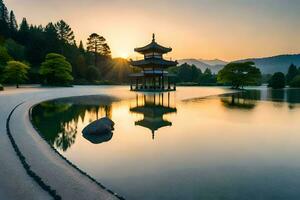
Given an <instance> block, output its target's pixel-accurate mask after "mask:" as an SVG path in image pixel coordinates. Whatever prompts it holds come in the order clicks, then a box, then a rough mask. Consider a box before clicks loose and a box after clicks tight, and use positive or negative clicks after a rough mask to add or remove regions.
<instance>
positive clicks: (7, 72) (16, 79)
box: [3, 61, 30, 88]
mask: <svg viewBox="0 0 300 200" xmlns="http://www.w3.org/2000/svg"><path fill="white" fill-rule="evenodd" d="M29 69H30V67H29V66H28V65H26V64H25V63H22V62H19V61H9V62H8V63H7V66H6V67H5V69H4V73H3V74H4V80H5V81H6V82H8V83H14V84H16V86H17V88H19V85H20V84H21V83H24V82H25V81H26V80H27V79H28V77H27V74H28V70H29Z"/></svg>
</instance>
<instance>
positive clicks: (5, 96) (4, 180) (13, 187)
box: [0, 86, 224, 200]
mask: <svg viewBox="0 0 300 200" xmlns="http://www.w3.org/2000/svg"><path fill="white" fill-rule="evenodd" d="M221 93H224V90H222V89H220V91H218V92H216V91H214V92H213V93H212V94H209V95H216V94H221ZM107 94H108V95H110V96H113V97H116V98H133V97H134V96H135V94H134V93H130V92H128V88H127V87H123V86H120V87H114V86H101V87H99V86H76V87H74V88H39V87H28V88H21V89H13V88H8V89H7V88H6V91H4V92H0V163H1V170H0V177H1V181H0V199H25V200H26V199H53V195H52V196H51V195H50V194H49V193H48V192H46V190H45V188H44V189H42V187H41V186H40V185H39V184H38V183H37V182H36V181H35V180H34V179H33V178H31V177H30V176H29V175H28V174H27V173H28V172H26V171H25V168H24V166H23V165H22V162H21V160H20V158H19V157H18V156H17V154H16V152H15V150H14V148H13V146H12V142H11V140H10V139H9V137H8V134H7V130H6V125H7V124H6V122H7V119H9V123H8V126H9V131H10V133H11V136H12V138H13V140H14V142H15V144H16V146H17V147H18V149H19V151H20V152H21V153H22V155H23V156H24V157H25V159H26V163H27V164H28V165H29V166H30V170H31V171H33V172H34V173H35V174H36V175H37V176H38V177H39V178H41V180H42V182H43V183H44V184H45V185H47V186H49V187H50V188H51V190H53V191H55V192H56V193H57V194H58V195H59V197H61V198H62V199H72V200H76V199H80V200H84V199H118V197H117V196H116V195H115V194H113V193H112V192H110V191H108V190H106V189H103V188H102V187H100V186H99V185H98V184H97V183H96V182H94V181H92V180H91V179H90V178H88V177H87V176H85V175H83V174H82V173H80V172H79V171H78V170H76V169H75V168H74V167H71V166H70V164H69V163H68V162H67V161H65V160H63V159H62V158H61V157H60V156H59V155H58V154H57V153H55V151H53V149H52V148H51V147H50V146H49V145H48V144H47V143H46V142H45V141H44V140H43V139H42V138H41V137H40V136H39V134H37V132H36V131H35V129H34V128H33V126H32V124H31V122H30V119H29V112H28V111H29V110H30V108H31V107H32V106H33V105H35V104H37V103H40V102H42V101H45V100H49V99H55V98H60V97H69V96H81V95H107ZM19 104H20V105H19ZM17 105H19V106H18V107H16V106H17ZM14 108H16V109H15V110H14ZM12 111H13V112H12ZM10 113H11V116H10Z"/></svg>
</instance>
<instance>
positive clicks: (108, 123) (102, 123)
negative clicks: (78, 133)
mask: <svg viewBox="0 0 300 200" xmlns="http://www.w3.org/2000/svg"><path fill="white" fill-rule="evenodd" d="M114 125H115V123H114V122H113V121H112V120H111V119H109V118H107V117H104V118H101V119H99V120H96V121H94V122H92V123H90V124H89V125H88V126H86V127H85V128H84V129H83V131H82V133H83V134H90V135H99V134H107V133H110V132H112V131H113V130H114Z"/></svg>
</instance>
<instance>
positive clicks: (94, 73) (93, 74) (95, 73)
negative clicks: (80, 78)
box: [87, 66, 100, 82]
mask: <svg viewBox="0 0 300 200" xmlns="http://www.w3.org/2000/svg"><path fill="white" fill-rule="evenodd" d="M87 77H88V80H89V81H92V82H93V81H96V80H98V79H99V77H100V72H99V70H98V69H97V68H96V67H94V66H90V67H88V69H87Z"/></svg>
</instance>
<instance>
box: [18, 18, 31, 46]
mask: <svg viewBox="0 0 300 200" xmlns="http://www.w3.org/2000/svg"><path fill="white" fill-rule="evenodd" d="M28 40H29V25H28V23H27V19H26V18H23V20H22V22H21V24H20V30H19V32H18V41H19V42H20V43H21V44H23V45H24V44H28Z"/></svg>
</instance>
